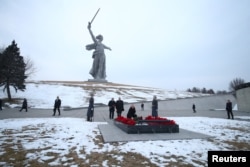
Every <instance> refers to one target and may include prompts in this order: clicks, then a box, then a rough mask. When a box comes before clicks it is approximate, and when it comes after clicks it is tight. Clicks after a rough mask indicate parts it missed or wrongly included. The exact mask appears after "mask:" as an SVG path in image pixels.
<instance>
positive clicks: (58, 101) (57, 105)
mask: <svg viewBox="0 0 250 167" xmlns="http://www.w3.org/2000/svg"><path fill="white" fill-rule="evenodd" d="M60 108H61V99H60V98H59V96H57V98H56V100H55V103H54V109H53V116H55V114H56V111H58V115H61V112H60ZM0 110H2V100H1V99H0ZM22 110H25V111H26V112H28V102H27V99H26V98H24V99H23V102H22V106H21V108H20V110H19V111H20V112H21V111H22Z"/></svg>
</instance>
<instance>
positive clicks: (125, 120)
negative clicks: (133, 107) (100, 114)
mask: <svg viewBox="0 0 250 167" xmlns="http://www.w3.org/2000/svg"><path fill="white" fill-rule="evenodd" d="M141 120H142V119H141ZM144 120H145V121H148V122H147V123H148V125H176V123H175V121H174V120H169V119H167V118H162V117H153V116H147V117H146V118H145V119H144ZM115 121H117V122H121V123H123V124H126V125H131V126H134V125H135V124H136V121H135V120H133V119H130V118H125V117H123V116H119V117H117V118H115ZM150 121H152V122H150ZM157 121H159V122H157Z"/></svg>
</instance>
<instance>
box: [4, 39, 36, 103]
mask: <svg viewBox="0 0 250 167" xmlns="http://www.w3.org/2000/svg"><path fill="white" fill-rule="evenodd" d="M33 72H34V67H33V63H32V62H31V60H30V59H27V60H26V61H25V60H24V58H23V56H21V55H20V49H19V48H18V46H17V43H16V42H15V41H12V43H11V45H9V46H8V47H6V48H2V49H1V50H0V87H2V86H3V91H7V95H8V100H11V91H10V88H11V87H13V88H14V89H15V90H16V91H18V90H20V91H24V90H25V88H26V87H25V79H26V78H27V77H28V76H29V75H30V74H32V73H33ZM26 73H28V75H26Z"/></svg>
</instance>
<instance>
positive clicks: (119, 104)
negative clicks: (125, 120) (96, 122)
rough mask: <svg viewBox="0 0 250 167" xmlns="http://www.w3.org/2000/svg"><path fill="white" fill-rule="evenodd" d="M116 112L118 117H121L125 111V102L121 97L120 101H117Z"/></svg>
mask: <svg viewBox="0 0 250 167" xmlns="http://www.w3.org/2000/svg"><path fill="white" fill-rule="evenodd" d="M115 106H116V112H117V117H120V116H121V115H122V112H123V111H124V106H123V101H122V100H121V98H120V97H119V100H117V101H116V105H115Z"/></svg>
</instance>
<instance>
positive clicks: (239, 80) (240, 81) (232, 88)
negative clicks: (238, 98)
mask: <svg viewBox="0 0 250 167" xmlns="http://www.w3.org/2000/svg"><path fill="white" fill-rule="evenodd" d="M243 83H245V81H244V79H242V78H235V79H233V80H232V81H231V82H230V84H229V90H230V91H231V92H235V91H236V88H237V86H239V85H241V84H243Z"/></svg>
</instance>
